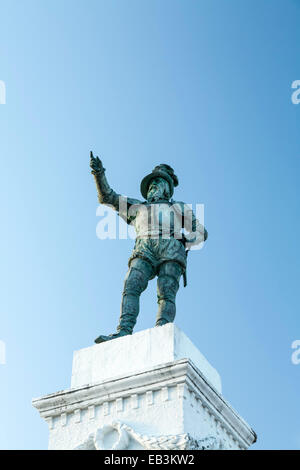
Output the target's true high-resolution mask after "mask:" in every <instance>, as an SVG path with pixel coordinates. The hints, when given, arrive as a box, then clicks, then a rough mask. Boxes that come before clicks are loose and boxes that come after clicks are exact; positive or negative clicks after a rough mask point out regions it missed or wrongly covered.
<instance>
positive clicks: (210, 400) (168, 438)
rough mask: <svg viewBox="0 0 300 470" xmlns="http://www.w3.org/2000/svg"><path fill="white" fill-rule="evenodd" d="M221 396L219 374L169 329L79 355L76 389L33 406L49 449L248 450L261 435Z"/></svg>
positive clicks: (185, 339)
mask: <svg viewBox="0 0 300 470" xmlns="http://www.w3.org/2000/svg"><path fill="white" fill-rule="evenodd" d="M130 342H131V343H132V344H130ZM159 352H160V353H161V354H159ZM133 353H134V354H133ZM114 355H115V356H114ZM126 355H127V356H126ZM191 356H192V357H191ZM124 357H126V361H125V360H124ZM141 357H142V358H144V359H143V360H144V361H145V364H144V367H142V363H143V361H142V360H141ZM100 359H101V361H100V363H99V360H100ZM129 359H130V360H129ZM134 360H135V361H136V362H137V364H138V369H137V370H135V369H134V366H133V365H132V364H131V365H128V362H131V361H134ZM162 360H165V362H164V363H162V362H161V361H162ZM103 361H104V362H103ZM105 361H108V363H106V362H105ZM109 361H111V362H112V364H113V365H112V371H111V372H109ZM97 364H98V365H97ZM122 364H123V366H122ZM117 365H119V366H118V367H117ZM130 367H133V369H132V370H131V369H130ZM130 370H131V372H130ZM108 374H109V377H107V376H106V375H108ZM112 374H114V376H112ZM86 381H87V382H86ZM75 384H77V385H75ZM220 389H221V387H220V378H219V375H218V373H217V372H216V371H215V370H214V369H213V368H212V366H210V364H209V363H208V362H207V361H206V359H205V358H204V357H203V356H202V355H201V353H200V352H199V351H197V350H196V348H195V346H193V345H192V343H191V342H190V340H188V338H187V337H186V336H185V335H184V334H183V333H182V332H181V331H180V330H179V329H178V328H176V327H175V326H174V325H166V326H164V327H160V328H153V329H152V330H146V331H144V332H140V333H136V334H135V335H133V336H130V337H124V338H120V339H116V340H113V341H110V342H108V343H104V344H102V345H97V346H93V347H91V348H87V349H84V350H82V351H77V352H76V353H75V357H74V362H73V376H72V388H70V389H68V390H64V391H62V392H58V393H54V394H51V395H47V396H45V397H42V398H39V399H35V400H33V406H35V407H36V408H37V409H38V410H39V412H40V414H41V416H42V417H43V418H44V419H45V420H46V421H47V422H48V424H49V449H247V448H248V447H249V446H250V445H251V444H252V443H253V442H254V441H255V439H256V436H255V433H254V431H253V430H252V429H251V428H250V427H249V425H248V424H247V423H246V422H245V421H244V420H243V419H242V418H241V417H240V416H239V415H238V414H237V413H236V412H235V411H234V410H233V408H232V407H231V406H230V405H229V403H228V402H227V401H225V400H224V398H223V397H222V395H221V393H220Z"/></svg>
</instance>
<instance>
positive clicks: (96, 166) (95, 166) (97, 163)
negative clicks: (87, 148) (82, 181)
mask: <svg viewBox="0 0 300 470" xmlns="http://www.w3.org/2000/svg"><path fill="white" fill-rule="evenodd" d="M90 156H91V159H90V167H91V169H92V173H93V175H94V174H95V173H101V172H102V171H103V170H104V168H103V165H102V162H101V160H100V158H99V157H94V155H93V152H91V153H90Z"/></svg>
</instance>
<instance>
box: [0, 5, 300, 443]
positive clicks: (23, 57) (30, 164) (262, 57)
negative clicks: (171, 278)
mask: <svg viewBox="0 0 300 470" xmlns="http://www.w3.org/2000/svg"><path fill="white" fill-rule="evenodd" d="M0 12H1V13H0V14H1V29H0V80H4V81H5V83H6V88H7V97H6V101H7V103H6V105H0V155H1V173H0V179H1V183H0V191H1V216H2V217H1V220H2V224H1V274H0V283H1V284H0V285H1V304H0V305H1V319H0V339H1V340H2V341H5V343H6V348H7V363H6V365H0V383H1V387H0V447H1V448H9V449H12V448H19V449H30V448H31V449H32V448H35V449H38V448H41V449H43V448H46V447H47V440H48V429H47V425H46V424H45V423H44V422H43V421H42V420H41V418H40V417H39V415H38V413H37V411H36V410H35V409H33V408H32V406H31V399H32V397H37V396H41V395H43V394H47V393H51V392H55V391H58V390H61V389H64V388H68V387H69V385H70V378H71V364H72V353H73V350H75V349H80V348H82V347H87V346H89V345H92V343H93V340H94V338H95V337H96V336H97V335H98V334H100V333H104V334H105V333H111V332H113V331H114V329H115V326H116V323H117V319H118V316H119V305H120V298H121V290H122V285H123V278H124V275H125V273H126V269H127V259H128V257H129V254H130V252H131V249H132V247H133V241H132V240H120V241H113V240H112V241H101V240H99V239H98V238H97V237H96V224H97V222H98V219H97V217H96V208H97V198H96V192H95V187H94V183H93V179H92V176H91V175H90V172H89V150H90V149H94V151H95V153H96V154H99V155H101V157H102V159H103V162H104V166H105V167H106V169H107V177H108V178H109V181H110V183H111V185H112V186H113V187H114V188H115V189H116V190H117V191H119V192H122V193H123V194H127V195H129V196H132V197H140V195H139V183H140V180H141V178H142V177H143V176H144V175H145V174H146V173H147V172H149V171H150V170H151V169H152V168H153V167H154V166H155V165H157V164H158V163H161V162H166V163H169V164H170V165H172V166H173V167H174V168H175V170H176V173H177V174H178V175H179V179H180V186H179V187H178V189H177V190H176V194H175V197H176V198H177V199H178V200H184V201H186V202H188V203H194V204H195V203H204V204H205V224H206V227H207V229H208V232H209V239H208V242H207V244H206V246H205V248H204V249H203V250H201V251H197V252H194V253H191V256H190V258H189V266H188V287H187V288H186V289H183V288H181V289H180V292H179V294H178V302H177V304H178V314H177V318H176V323H177V325H178V326H179V327H180V328H181V329H182V330H184V331H185V333H186V334H187V335H188V336H189V337H190V338H191V339H192V341H193V342H194V343H195V345H197V347H198V348H199V349H200V350H201V351H202V353H203V354H204V355H205V356H206V357H207V359H208V360H209V361H210V362H211V363H212V364H213V365H214V366H215V367H216V368H217V369H218V371H219V372H220V374H221V377H222V380H223V391H224V396H225V398H226V399H228V400H229V402H230V403H231V404H232V405H233V406H234V407H235V408H236V409H237V410H238V412H239V413H240V414H241V415H242V416H243V417H244V418H245V419H246V420H247V421H248V422H249V423H250V424H251V425H252V427H253V428H254V429H255V430H256V432H257V434H258V442H257V444H256V445H255V446H254V447H253V448H257V449H266V448H269V449H286V448H297V449H300V429H299V422H300V406H299V391H300V380H299V378H300V365H298V366H296V365H293V364H292V362H291V354H292V349H291V343H292V341H294V340H295V339H300V328H299V323H300V322H299V303H300V302H299V274H300V273H299V238H300V225H299V219H298V214H299V166H300V165H299V158H300V143H299V125H300V105H293V104H292V102H291V92H292V90H291V84H292V82H293V81H294V80H297V79H300V63H299V60H298V59H299V54H298V52H297V48H298V46H299V43H300V29H299V24H300V1H299V0H248V1H247V0H244V1H241V0H239V1H237V0H228V1H224V0H218V1H216V0H205V1H204V0H198V1H196V0H188V1H182V0H164V1H161V0H151V1H150V0H128V1H125V0H124V1H122V0H105V1H104V0H95V1H93V0H85V1H81V0H80V1H79V0H75V1H74V0H72V1H70V0H63V1H62V0H51V1H50V0H24V1H16V0H10V1H9V2H7V1H1V2H0ZM155 289H156V286H155V281H152V283H151V285H150V287H149V289H148V291H147V292H146V293H145V294H143V297H142V308H141V314H140V317H139V320H138V324H137V330H142V329H144V328H150V327H151V326H152V325H153V324H154V319H155V314H156V297H155Z"/></svg>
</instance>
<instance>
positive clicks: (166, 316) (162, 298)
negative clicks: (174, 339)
mask: <svg viewBox="0 0 300 470" xmlns="http://www.w3.org/2000/svg"><path fill="white" fill-rule="evenodd" d="M181 274H182V267H181V265H180V264H179V263H177V262H174V261H167V262H165V263H163V264H161V266H160V269H159V273H158V279H157V302H158V313H157V317H156V324H155V326H162V325H165V324H166V323H170V322H173V321H174V318H175V314H176V305H175V298H176V294H177V291H178V289H179V280H180V276H181Z"/></svg>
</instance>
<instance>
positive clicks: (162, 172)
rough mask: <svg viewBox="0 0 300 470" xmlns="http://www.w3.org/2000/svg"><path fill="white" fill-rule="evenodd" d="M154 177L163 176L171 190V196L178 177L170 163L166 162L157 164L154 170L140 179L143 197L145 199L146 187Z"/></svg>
mask: <svg viewBox="0 0 300 470" xmlns="http://www.w3.org/2000/svg"><path fill="white" fill-rule="evenodd" d="M154 178H164V179H165V180H166V181H167V182H168V183H169V186H170V191H171V195H170V197H172V195H173V192H174V187H176V186H178V178H177V176H176V175H175V173H174V170H173V168H172V167H170V165H167V164H166V163H161V164H160V165H157V166H156V167H155V168H154V170H152V172H151V173H149V175H147V176H145V178H143V179H142V182H141V193H142V195H143V197H144V198H145V199H147V193H148V188H149V185H150V183H151V181H152V180H153V179H154Z"/></svg>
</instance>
